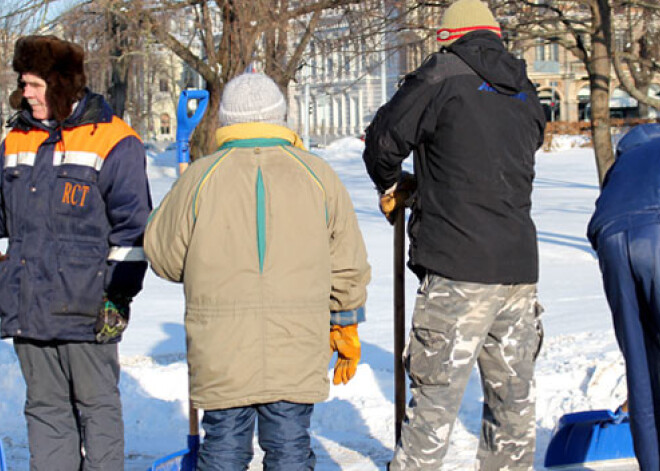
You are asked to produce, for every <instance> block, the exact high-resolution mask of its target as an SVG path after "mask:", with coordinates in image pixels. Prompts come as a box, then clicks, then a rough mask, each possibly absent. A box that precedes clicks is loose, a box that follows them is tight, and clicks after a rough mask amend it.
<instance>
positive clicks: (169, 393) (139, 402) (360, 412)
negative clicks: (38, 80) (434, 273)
mask: <svg viewBox="0 0 660 471" xmlns="http://www.w3.org/2000/svg"><path fill="white" fill-rule="evenodd" d="M362 148H363V143H362V142H361V141H359V140H357V139H352V138H351V139H348V138H347V139H343V140H340V141H337V142H335V143H333V144H331V145H330V146H329V147H328V148H326V149H318V150H317V153H318V154H319V155H321V156H322V157H324V158H325V159H326V160H328V161H329V162H330V163H331V164H332V165H333V167H334V168H335V169H336V171H337V172H338V174H339V175H340V177H341V178H342V180H343V181H344V183H345V184H346V186H347V187H348V189H349V191H350V193H351V196H352V198H353V202H354V204H355V208H356V211H357V213H358V218H359V220H360V225H361V228H362V232H363V234H364V237H365V239H366V243H367V248H368V251H369V259H370V263H371V265H372V267H373V281H372V283H371V285H370V288H369V300H368V303H367V322H366V323H365V324H363V325H362V326H361V327H360V335H361V338H362V341H363V344H362V345H363V346H362V352H363V358H362V361H361V363H360V366H359V368H358V373H357V375H356V377H355V378H354V379H353V380H352V381H351V382H350V383H349V384H348V385H346V386H339V387H332V389H331V394H330V397H329V398H328V400H327V401H326V402H324V403H322V404H319V405H317V407H316V409H315V412H314V416H313V421H312V429H313V439H314V441H313V446H314V450H315V452H316V454H317V457H318V465H317V469H318V470H319V471H329V470H340V469H341V470H356V471H357V470H360V471H368V470H379V469H384V468H385V464H386V463H387V461H388V460H389V459H390V458H391V454H392V449H393V445H394V444H393V436H394V417H393V414H394V408H393V399H394V388H393V367H392V363H393V358H392V350H393V340H392V339H393V333H392V230H391V228H390V226H389V225H388V224H387V222H386V221H385V219H384V218H383V217H382V216H381V214H380V213H379V211H378V209H377V204H376V202H377V198H376V194H375V191H374V190H373V186H372V184H371V183H370V181H369V179H368V177H367V175H366V173H365V171H364V168H363V165H362V160H361V152H362ZM537 162H538V163H537V178H536V183H535V189H534V195H533V216H534V220H535V222H536V224H537V228H538V238H539V246H540V253H541V276H540V282H539V293H540V299H541V302H542V304H543V305H544V307H545V313H544V317H543V321H544V325H545V331H546V338H545V343H544V347H543V350H542V352H541V355H540V357H539V359H538V364H537V390H538V404H537V417H538V418H537V432H538V440H537V453H536V469H543V465H542V463H543V458H544V455H545V449H546V447H547V443H548V440H549V438H550V434H551V432H552V428H553V427H554V425H555V423H556V421H557V419H558V418H559V417H560V416H561V415H563V414H564V413H567V412H575V411H582V410H589V409H603V408H608V409H614V408H616V407H617V406H618V405H619V404H620V403H621V402H622V401H623V399H624V397H625V395H626V385H625V377H624V368H623V361H622V358H621V356H620V354H619V352H618V349H617V346H616V342H615V339H614V335H613V332H612V325H611V320H610V314H609V311H608V308H607V304H606V301H605V298H604V295H603V292H602V288H601V280H600V274H599V270H598V263H597V260H596V258H595V256H594V253H593V252H592V250H591V248H590V246H589V244H588V242H587V240H586V237H585V231H586V224H587V221H588V219H589V217H590V214H591V212H592V210H593V205H594V201H595V199H596V197H597V195H598V183H597V176H596V168H595V162H594V156H593V151H592V150H591V149H586V148H573V147H572V146H571V141H570V140H567V141H564V143H563V144H562V143H561V141H558V142H556V143H554V144H553V152H551V153H541V152H540V153H539V154H538V156H537ZM175 166H176V164H175V158H174V153H173V152H164V153H161V154H153V155H150V156H149V177H150V180H151V190H152V195H153V198H154V203H155V204H157V203H158V202H159V201H160V199H161V198H162V197H163V195H164V194H165V193H166V192H167V190H168V189H169V187H170V186H171V184H172V182H173V181H174V179H175V177H176V170H175ZM416 286H417V282H416V279H415V278H414V276H413V275H412V274H411V273H410V272H408V273H407V274H406V291H407V298H406V311H407V317H408V325H410V316H411V313H412V307H413V300H414V296H415V290H416ZM182 313H183V295H182V289H181V287H180V286H177V285H173V284H169V283H167V282H164V281H162V280H160V279H158V278H156V277H155V276H154V275H153V274H151V273H149V274H148V276H147V278H146V281H145V287H144V290H143V291H142V293H141V294H140V295H139V296H138V297H137V298H136V300H135V302H134V305H133V309H132V319H131V325H130V327H129V330H128V332H127V333H126V335H125V337H124V341H123V342H122V344H121V347H120V352H121V363H122V377H121V392H122V399H123V405H124V421H125V429H126V456H127V469H129V470H144V469H146V468H147V467H148V466H149V465H150V463H151V462H152V461H153V460H154V459H155V458H157V457H160V456H163V455H165V454H168V453H171V452H173V451H176V450H179V449H181V448H183V447H184V446H185V439H186V433H187V426H188V423H187V379H186V363H185V353H184V352H185V344H184V333H183V327H182V320H183V319H182V318H183V314H182ZM329 371H330V370H329ZM24 394H25V389H24V384H23V380H22V377H21V374H20V370H19V367H18V363H17V361H16V358H15V355H14V352H13V348H12V346H11V343H10V342H9V341H0V439H1V440H2V442H3V445H4V448H5V451H6V453H7V455H8V464H9V469H11V470H25V469H28V466H27V459H28V450H27V436H26V429H25V421H24V419H23V415H22V408H23V401H24ZM481 399H482V397H481V392H480V385H479V378H478V375H477V372H476V371H475V372H474V373H473V375H472V377H471V379H470V382H469V384H468V386H467V390H466V394H465V397H464V400H463V404H462V407H461V411H460V414H459V417H458V420H457V422H456V426H455V429H454V433H453V436H452V445H451V450H450V452H449V453H448V457H447V460H446V464H445V466H444V467H443V468H442V469H443V470H467V469H473V466H474V454H475V451H476V446H477V440H478V436H479V428H480V411H481V405H480V401H481ZM255 448H256V449H258V446H257V445H256V444H255ZM259 461H260V456H259V454H257V456H256V457H255V460H254V464H253V467H252V468H251V469H261V467H260V465H259V464H258V462H259Z"/></svg>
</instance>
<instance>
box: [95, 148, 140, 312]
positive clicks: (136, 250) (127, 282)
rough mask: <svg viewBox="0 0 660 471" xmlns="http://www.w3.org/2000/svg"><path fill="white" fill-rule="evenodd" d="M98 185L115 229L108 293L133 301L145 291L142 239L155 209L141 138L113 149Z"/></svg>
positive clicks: (108, 277)
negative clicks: (143, 284) (143, 285)
mask: <svg viewBox="0 0 660 471" xmlns="http://www.w3.org/2000/svg"><path fill="white" fill-rule="evenodd" d="M98 184H99V190H100V191H101V195H103V198H104V200H105V204H106V213H107V216H108V221H109V222H110V226H111V230H110V235H109V237H108V241H109V244H110V253H109V255H108V274H107V277H106V287H105V290H106V293H107V294H108V297H109V298H110V299H113V297H127V298H133V297H134V296H135V295H136V294H137V293H139V292H140V290H141V289H142V280H143V279H144V275H145V272H146V269H147V262H146V258H145V257H144V250H143V248H142V239H143V236H144V228H145V226H146V224H147V218H148V217H149V213H150V212H151V208H152V204H151V195H150V193H149V182H148V180H147V172H146V157H145V152H144V145H143V144H142V142H141V141H140V140H139V139H137V138H136V137H133V136H129V137H126V138H124V139H122V140H121V141H120V142H119V143H118V144H117V145H116V146H115V147H114V148H113V149H112V151H111V152H110V153H109V154H108V156H107V157H106V159H105V162H104V163H103V167H102V168H101V171H100V172H99V180H98Z"/></svg>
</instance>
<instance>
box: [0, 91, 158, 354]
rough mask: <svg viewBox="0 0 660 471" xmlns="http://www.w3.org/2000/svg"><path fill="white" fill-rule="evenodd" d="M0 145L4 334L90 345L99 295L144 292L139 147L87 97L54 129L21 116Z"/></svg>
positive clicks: (145, 202)
mask: <svg viewBox="0 0 660 471" xmlns="http://www.w3.org/2000/svg"><path fill="white" fill-rule="evenodd" d="M10 126H11V127H12V130H11V132H10V133H9V134H8V136H7V138H6V139H5V141H4V142H3V144H2V146H1V147H0V172H2V178H1V179H0V185H1V187H0V189H1V196H2V200H1V202H0V203H1V206H0V209H1V211H0V237H7V238H8V239H9V244H8V249H7V259H6V260H5V261H3V262H2V263H0V320H1V325H0V335H1V336H2V337H23V338H30V339H37V340H69V341H93V340H94V324H95V321H96V315H97V313H98V311H99V308H100V306H101V304H102V300H103V295H104V293H107V294H108V297H110V298H112V297H117V296H122V297H128V298H132V297H133V296H135V295H136V294H137V293H138V292H139V291H140V289H141V288H142V280H143V278H144V273H145V271H146V262H145V259H144V252H143V250H142V236H143V231H144V226H145V224H146V222H147V218H148V215H149V212H150V210H151V197H150V195H149V186H148V182H147V177H146V169H145V153H144V146H143V144H142V142H141V140H140V138H139V137H138V135H137V134H136V133H135V131H133V129H131V128H130V126H128V125H127V124H126V123H124V122H123V121H122V120H121V119H119V118H117V117H116V116H113V114H112V110H111V109H110V107H109V105H108V104H107V103H106V102H105V101H104V100H103V98H102V97H101V96H100V95H96V94H93V93H91V92H87V94H86V96H85V97H84V98H83V99H82V100H81V101H80V102H79V104H78V106H77V107H76V109H75V111H74V113H73V114H72V115H71V116H70V117H69V118H67V119H66V120H65V121H64V122H62V123H60V124H59V125H57V126H56V127H49V126H47V125H46V124H44V123H42V122H40V121H36V120H34V119H33V118H32V116H31V115H30V114H29V113H28V112H27V111H22V112H21V113H19V114H18V115H17V116H16V117H15V118H14V119H12V121H11V122H10Z"/></svg>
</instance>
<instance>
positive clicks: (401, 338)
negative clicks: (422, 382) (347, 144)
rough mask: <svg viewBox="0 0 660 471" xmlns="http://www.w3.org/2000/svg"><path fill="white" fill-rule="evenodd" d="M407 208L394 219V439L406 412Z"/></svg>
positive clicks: (397, 434) (399, 210) (396, 438)
mask: <svg viewBox="0 0 660 471" xmlns="http://www.w3.org/2000/svg"><path fill="white" fill-rule="evenodd" d="M405 215H406V210H405V208H400V209H398V210H397V212H396V215H395V219H394V431H395V435H394V439H395V444H396V443H398V442H399V439H400V438H401V422H403V416H404V414H405V412H406V377H405V371H404V368H403V359H402V356H403V346H404V343H405V333H406V317H405V312H406V296H405V291H404V289H405V279H406V277H405V254H404V252H405V251H404V245H405V223H406V217H405Z"/></svg>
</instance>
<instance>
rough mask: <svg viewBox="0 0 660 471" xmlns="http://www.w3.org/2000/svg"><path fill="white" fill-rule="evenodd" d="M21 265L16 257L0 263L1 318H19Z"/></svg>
mask: <svg viewBox="0 0 660 471" xmlns="http://www.w3.org/2000/svg"><path fill="white" fill-rule="evenodd" d="M20 270H21V265H20V263H19V261H18V259H17V258H16V257H8V258H6V259H5V260H4V261H3V262H1V263H0V316H2V317H5V316H12V317H13V316H17V315H18V299H19V293H20Z"/></svg>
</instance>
